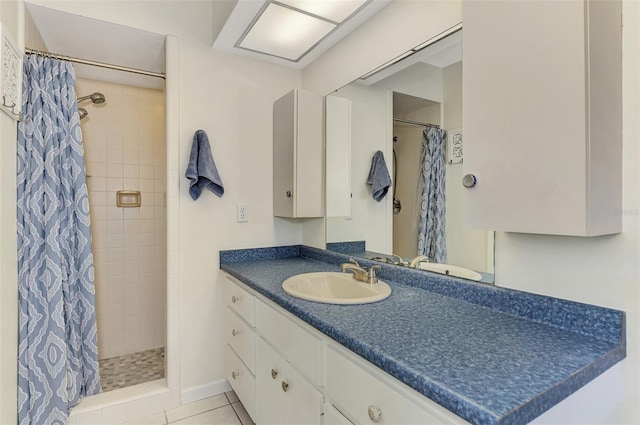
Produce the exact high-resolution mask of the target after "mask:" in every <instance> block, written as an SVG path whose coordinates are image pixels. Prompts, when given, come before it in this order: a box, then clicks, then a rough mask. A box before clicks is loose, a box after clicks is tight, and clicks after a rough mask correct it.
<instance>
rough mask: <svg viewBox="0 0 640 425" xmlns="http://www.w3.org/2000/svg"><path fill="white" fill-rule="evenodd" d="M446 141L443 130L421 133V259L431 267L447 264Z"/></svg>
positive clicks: (430, 129)
mask: <svg viewBox="0 0 640 425" xmlns="http://www.w3.org/2000/svg"><path fill="white" fill-rule="evenodd" d="M445 141H446V132H445V131H444V130H442V129H440V128H436V127H430V128H428V129H425V130H424V131H423V132H422V183H423V184H422V197H421V199H420V212H419V213H420V228H419V234H418V255H426V256H427V258H429V261H431V262H432V263H446V262H447V237H446V225H447V221H446V211H447V205H446V196H445V177H446V175H445V149H446V146H445Z"/></svg>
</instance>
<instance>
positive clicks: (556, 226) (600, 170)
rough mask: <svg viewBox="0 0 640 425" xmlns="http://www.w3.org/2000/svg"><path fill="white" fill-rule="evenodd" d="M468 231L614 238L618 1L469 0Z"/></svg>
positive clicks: (618, 174) (618, 170) (618, 164)
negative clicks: (472, 180)
mask: <svg viewBox="0 0 640 425" xmlns="http://www.w3.org/2000/svg"><path fill="white" fill-rule="evenodd" d="M462 13H463V22H464V50H463V66H464V75H463V85H464V99H463V116H464V153H465V157H464V165H463V166H464V173H465V174H471V175H474V176H475V177H476V183H475V186H474V187H471V188H467V189H465V191H464V201H465V207H464V213H465V222H466V223H467V225H469V226H470V227H472V228H476V229H486V230H500V231H511V232H522V233H539V234H555V235H575V236H594V235H603V234H612V233H619V232H620V231H621V225H622V220H621V215H622V214H621V210H620V209H621V205H622V195H621V194H622V59H621V56H622V55H621V48H622V42H621V27H622V22H621V16H622V15H621V2H620V1H618V0H609V1H591V0H579V1H548V2H545V1H533V0H531V1H530V0H527V1H475V0H465V1H463V6H462Z"/></svg>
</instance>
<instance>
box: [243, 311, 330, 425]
mask: <svg viewBox="0 0 640 425" xmlns="http://www.w3.org/2000/svg"><path fill="white" fill-rule="evenodd" d="M277 308H278V307H271V306H270V305H267V304H266V303H265V302H263V301H261V300H258V301H257V303H256V321H257V323H258V332H259V334H260V337H259V338H258V343H257V352H256V358H257V361H256V393H257V394H258V395H259V396H258V398H257V404H256V419H257V422H258V423H260V424H322V412H323V404H324V395H323V393H322V391H321V390H320V389H319V388H320V387H321V386H322V374H323V367H322V366H323V351H324V343H323V340H322V337H321V336H320V335H319V334H318V333H317V331H314V330H311V329H308V327H307V326H304V325H303V324H302V322H300V321H299V320H298V319H292V318H290V317H288V315H285V314H283V313H281V312H279V311H277V310H276V309H277ZM278 309H279V308H278Z"/></svg>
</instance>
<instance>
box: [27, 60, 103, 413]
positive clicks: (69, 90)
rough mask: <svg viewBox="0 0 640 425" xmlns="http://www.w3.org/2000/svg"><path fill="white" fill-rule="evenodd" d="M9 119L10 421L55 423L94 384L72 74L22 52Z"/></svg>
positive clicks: (85, 215) (85, 212)
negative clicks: (15, 311)
mask: <svg viewBox="0 0 640 425" xmlns="http://www.w3.org/2000/svg"><path fill="white" fill-rule="evenodd" d="M23 77H24V78H23V112H24V114H25V116H26V117H27V119H26V120H25V121H22V122H20V124H19V126H18V176H17V177H18V286H19V295H18V300H19V311H20V313H19V315H20V317H19V323H20V331H19V342H18V420H19V423H20V424H21V425H26V424H43V423H53V424H64V423H66V422H67V417H68V414H69V409H70V407H72V406H74V405H76V404H78V403H79V402H80V400H81V399H82V397H83V396H85V395H91V394H96V393H98V392H100V390H101V389H100V377H99V370H98V345H97V333H96V315H95V296H94V287H93V284H94V279H93V255H92V253H91V233H90V230H89V199H88V194H87V185H86V176H85V169H84V160H83V146H82V134H81V131H80V119H79V116H78V104H77V100H76V94H75V75H74V71H73V67H72V66H71V64H70V63H68V62H62V61H58V60H55V59H49V58H43V57H38V56H36V55H31V56H26V57H25V61H24V73H23Z"/></svg>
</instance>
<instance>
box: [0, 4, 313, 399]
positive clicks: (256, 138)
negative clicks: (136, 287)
mask: <svg viewBox="0 0 640 425" xmlns="http://www.w3.org/2000/svg"><path fill="white" fill-rule="evenodd" d="M33 3H35V4H38V5H41V6H45V7H52V8H55V9H59V10H62V11H65V12H69V13H74V14H79V15H83V16H87V17H91V18H95V19H100V20H105V21H109V22H113V23H117V24H121V25H127V26H131V27H135V28H139V29H143V30H146V31H151V32H155V33H159V34H173V35H176V36H178V37H179V40H180V139H179V140H175V141H173V143H175V145H174V146H176V145H179V149H180V163H181V167H182V171H181V172H180V174H179V175H177V176H170V179H169V184H174V183H175V182H177V180H178V179H179V182H180V183H179V184H180V219H179V221H180V223H179V226H180V240H181V242H180V247H179V248H178V249H180V252H181V264H180V270H181V273H180V300H181V305H180V311H181V320H180V324H172V323H169V329H176V327H178V326H179V332H180V344H181V351H180V359H181V368H180V384H181V387H182V389H183V391H189V389H192V388H197V387H201V388H202V387H204V388H205V391H206V388H207V386H208V385H210V384H211V383H214V382H216V381H218V380H222V379H223V356H222V347H223V336H222V306H223V303H222V298H221V297H222V290H221V289H222V288H221V283H222V282H221V274H220V272H219V260H218V251H219V250H220V249H228V248H242V247H254V246H270V245H283V244H296V243H299V242H300V240H301V229H300V224H299V223H298V222H295V221H286V220H282V219H274V218H273V216H272V187H271V174H272V164H271V160H270V159H269V158H270V157H271V148H272V140H271V138H272V122H271V121H272V118H271V116H272V104H273V101H274V100H275V99H277V98H278V97H280V96H281V95H282V94H284V93H285V92H287V91H289V90H290V89H292V88H295V87H300V85H301V75H300V71H295V70H289V69H285V68H282V67H279V66H276V65H272V64H268V63H264V62H260V61H254V60H249V59H244V58H240V57H237V56H233V55H229V54H224V53H220V52H216V51H213V50H212V49H211V47H210V45H211V44H210V42H211V13H212V10H211V7H212V6H211V2H209V1H190V2H181V1H163V2H144V1H140V2H130V1H117V0H114V1H91V2H87V1H55V0H53V1H47V0H38V1H34V2H33ZM198 129H204V130H206V131H207V133H208V135H209V139H210V141H211V145H212V149H213V154H214V158H215V161H216V164H217V166H218V170H219V171H220V174H221V177H222V179H223V182H224V185H225V194H224V196H223V197H222V198H217V197H216V196H214V195H213V194H211V193H204V194H203V195H202V197H201V198H200V199H199V200H198V201H197V202H194V201H192V200H191V198H190V197H189V195H188V191H187V189H188V184H187V180H186V179H185V178H184V177H183V173H184V167H186V161H187V160H188V156H189V151H190V147H191V141H192V137H193V133H194V132H195V131H196V130H198ZM170 148H171V147H170ZM265 158H267V159H265ZM14 162H15V161H14ZM5 202H9V203H11V202H13V203H14V204H15V200H12V199H11V198H10V197H7V198H3V204H4V203H5ZM239 202H243V203H247V204H248V205H249V222H248V223H242V224H238V223H236V222H235V216H236V203H239ZM169 249H176V247H169Z"/></svg>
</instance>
